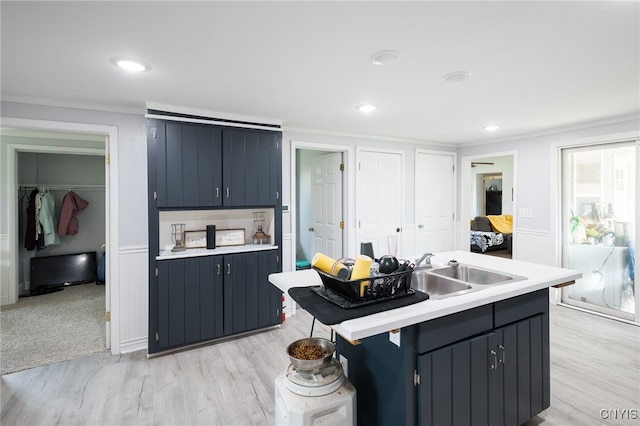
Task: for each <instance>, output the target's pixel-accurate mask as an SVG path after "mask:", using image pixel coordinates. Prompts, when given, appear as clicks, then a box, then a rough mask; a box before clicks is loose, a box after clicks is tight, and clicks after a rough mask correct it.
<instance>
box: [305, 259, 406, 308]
mask: <svg viewBox="0 0 640 426" xmlns="http://www.w3.org/2000/svg"><path fill="white" fill-rule="evenodd" d="M313 269H315V270H316V271H317V272H318V274H319V275H320V279H321V280H322V284H323V285H324V291H318V292H317V293H318V294H320V295H321V296H323V297H325V298H326V299H327V300H329V301H331V302H333V303H336V304H338V305H340V306H342V307H356V306H362V305H365V304H370V303H377V302H384V301H386V300H391V299H395V298H397V297H404V296H410V295H412V294H413V293H414V291H413V290H412V289H411V274H412V273H413V269H411V268H410V269H407V270H405V271H401V272H392V273H391V274H379V275H376V276H373V277H368V278H363V279H358V280H343V279H340V278H337V277H335V276H333V275H331V274H327V273H326V272H324V271H321V270H319V269H317V268H313ZM323 293H324V294H323ZM332 293H333V295H336V296H340V297H331V296H333V295H332ZM327 295H328V296H327ZM341 299H346V300H345V302H346V305H348V306H344V304H345V303H341V302H340V301H341Z"/></svg>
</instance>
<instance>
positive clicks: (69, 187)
mask: <svg viewBox="0 0 640 426" xmlns="http://www.w3.org/2000/svg"><path fill="white" fill-rule="evenodd" d="M33 188H45V189H50V190H51V189H53V190H56V189H66V190H69V191H71V190H75V189H84V190H91V189H97V190H100V189H105V186H104V185H60V184H55V185H48V184H46V183H38V184H36V183H21V184H20V189H21V190H22V189H33Z"/></svg>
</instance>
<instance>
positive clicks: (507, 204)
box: [458, 151, 517, 259]
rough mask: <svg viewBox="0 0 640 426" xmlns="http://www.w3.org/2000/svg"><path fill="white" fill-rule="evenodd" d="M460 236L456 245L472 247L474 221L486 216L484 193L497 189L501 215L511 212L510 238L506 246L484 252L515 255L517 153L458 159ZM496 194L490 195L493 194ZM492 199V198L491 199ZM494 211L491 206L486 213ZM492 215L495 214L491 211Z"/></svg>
mask: <svg viewBox="0 0 640 426" xmlns="http://www.w3.org/2000/svg"><path fill="white" fill-rule="evenodd" d="M460 167H461V171H460V179H461V185H460V188H461V193H460V233H459V235H460V238H459V240H458V244H459V247H460V248H461V249H462V250H471V239H470V236H471V229H472V227H473V225H474V224H473V220H474V218H475V217H477V216H487V214H491V213H488V211H487V210H486V207H487V194H488V193H489V192H497V191H499V196H498V197H494V198H497V199H498V200H499V201H498V202H499V203H500V208H499V211H500V213H501V215H510V216H511V221H512V226H511V231H512V232H511V241H510V243H509V245H510V247H511V252H509V250H508V249H501V250H491V251H489V250H488V251H486V252H485V253H486V254H490V255H494V256H501V257H507V258H514V259H515V258H516V256H517V244H516V226H517V225H516V222H517V221H516V217H515V215H514V211H516V203H517V200H516V198H517V197H516V191H515V188H516V152H514V151H510V152H498V153H492V154H483V155H473V156H467V157H462V158H461V161H460ZM494 195H496V194H489V196H490V197H491V196H494ZM493 201H495V200H493ZM491 211H493V212H497V211H498V210H497V208H495V207H494V208H492V209H490V210H489V212H491ZM494 214H495V213H494Z"/></svg>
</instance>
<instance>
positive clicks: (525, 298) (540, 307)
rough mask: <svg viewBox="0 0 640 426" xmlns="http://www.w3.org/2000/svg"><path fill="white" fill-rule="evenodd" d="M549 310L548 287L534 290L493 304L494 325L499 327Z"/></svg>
mask: <svg viewBox="0 0 640 426" xmlns="http://www.w3.org/2000/svg"><path fill="white" fill-rule="evenodd" d="M546 312H549V289H548V288H543V289H542V290H538V291H534V292H532V293H527V294H523V295H520V296H516V297H512V298H511V299H507V300H502V301H500V302H496V303H495V304H494V326H495V327H501V326H503V325H506V324H511V323H513V322H516V321H520V320H522V319H525V318H529V317H531V316H533V315H536V314H542V313H546Z"/></svg>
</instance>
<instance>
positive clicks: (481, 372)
mask: <svg viewBox="0 0 640 426" xmlns="http://www.w3.org/2000/svg"><path fill="white" fill-rule="evenodd" d="M492 339H495V334H494V333H489V334H485V335H482V336H479V337H476V338H473V339H469V340H465V341H463V342H460V343H456V344H454V345H451V346H446V347H444V348H441V349H438V350H435V351H433V352H429V353H426V354H424V355H420V356H419V357H418V372H419V374H420V386H419V388H418V406H419V411H418V420H419V423H420V424H421V425H470V424H474V425H490V424H493V423H490V421H489V405H490V402H489V398H490V394H489V392H488V389H489V368H490V361H491V357H490V350H489V348H490V345H491V340H492Z"/></svg>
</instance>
